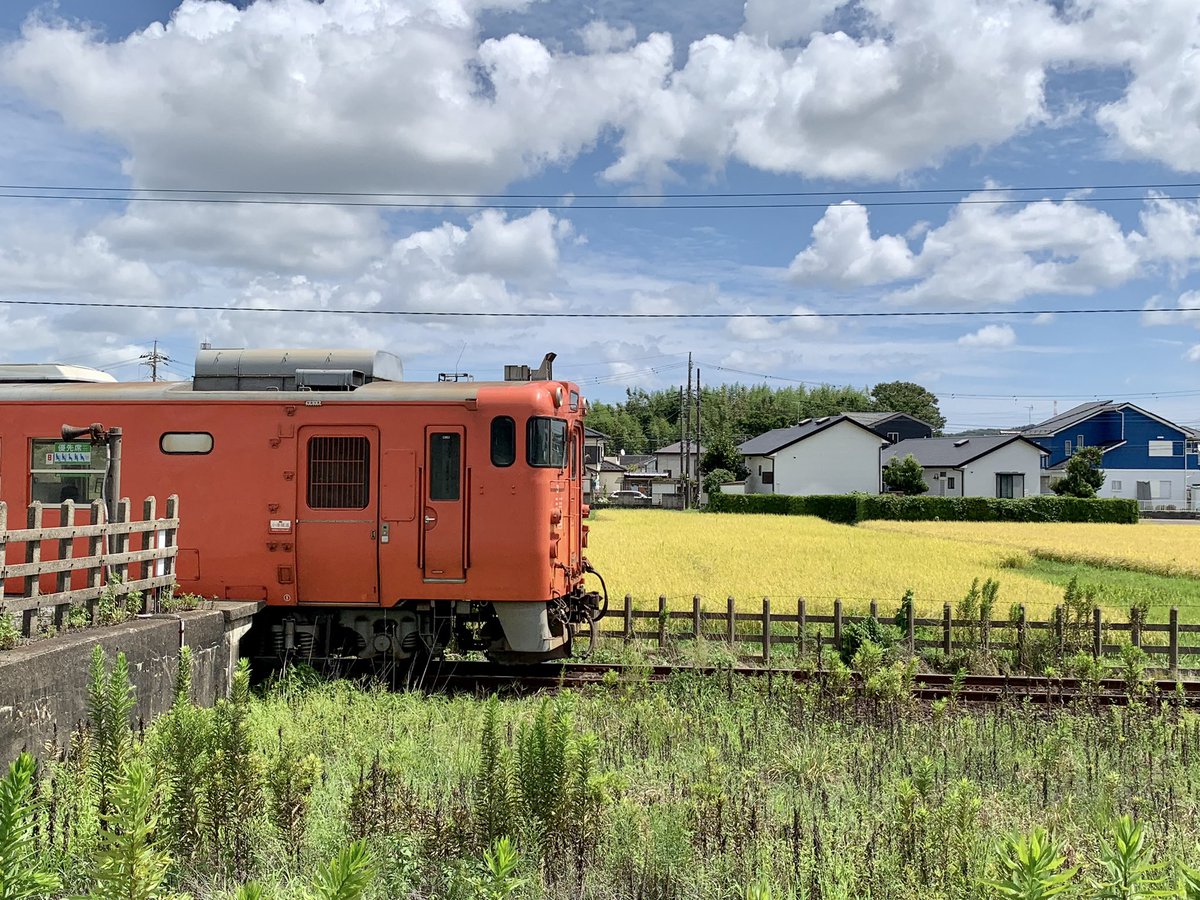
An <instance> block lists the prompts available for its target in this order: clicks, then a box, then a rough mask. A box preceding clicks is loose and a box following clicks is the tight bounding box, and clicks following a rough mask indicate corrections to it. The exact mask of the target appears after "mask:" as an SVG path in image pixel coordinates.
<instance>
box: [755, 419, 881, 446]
mask: <svg viewBox="0 0 1200 900" xmlns="http://www.w3.org/2000/svg"><path fill="white" fill-rule="evenodd" d="M839 422H849V423H851V424H852V425H855V426H857V427H859V428H861V429H863V430H864V431H870V432H871V434H872V435H873V436H874V437H877V438H878V437H879V435H877V434H875V432H874V431H871V429H870V428H869V427H868V426H866V425H864V424H863V423H862V422H858V421H856V420H855V419H853V418H851V417H850V416H848V415H841V416H821V417H820V418H816V419H805V420H804V421H803V422H801V423H800V424H799V425H792V426H790V427H788V428H776V429H775V430H774V431H768V432H767V433H766V434H760V435H759V436H758V437H754V438H750V440H748V441H746V442H745V443H743V444H741V445H740V446H739V447H738V453H740V454H742V455H743V456H770V455H771V454H772V453H774V452H776V451H777V450H782V449H783V448H784V447H789V446H791V445H792V444H794V443H796V442H797V441H802V440H804V439H805V438H809V437H812V436H813V435H814V434H817V433H818V432H821V431H824V430H825V429H826V428H831V427H833V426H834V425H837V424H838V423H839ZM879 440H880V441H881V442H882V440H883V438H879Z"/></svg>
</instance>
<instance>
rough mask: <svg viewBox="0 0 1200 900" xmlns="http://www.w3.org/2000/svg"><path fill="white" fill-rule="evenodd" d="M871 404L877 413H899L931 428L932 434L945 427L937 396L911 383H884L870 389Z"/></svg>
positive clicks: (939, 431)
mask: <svg viewBox="0 0 1200 900" xmlns="http://www.w3.org/2000/svg"><path fill="white" fill-rule="evenodd" d="M871 403H872V404H873V406H874V408H875V410H876V411H878V412H901V413H908V414H909V415H910V416H915V417H916V418H918V419H920V420H921V421H923V422H928V423H929V424H930V425H932V426H933V433H934V434H941V432H942V429H943V428H945V427H946V417H945V416H943V415H942V411H941V410H940V409H938V399H937V396H936V395H935V394H933V393H931V392H930V391H928V390H926V389H925V388H923V387H921V386H920V385H919V384H914V383H913V382H911V381H885V382H882V383H880V384H877V385H875V387H873V388H871Z"/></svg>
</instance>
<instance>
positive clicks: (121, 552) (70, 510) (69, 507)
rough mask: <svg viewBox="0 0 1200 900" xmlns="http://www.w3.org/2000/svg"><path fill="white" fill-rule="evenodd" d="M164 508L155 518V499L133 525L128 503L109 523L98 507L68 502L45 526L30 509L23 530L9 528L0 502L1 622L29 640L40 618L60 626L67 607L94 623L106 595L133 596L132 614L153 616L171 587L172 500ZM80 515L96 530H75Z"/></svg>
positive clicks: (175, 528)
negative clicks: (86, 513)
mask: <svg viewBox="0 0 1200 900" xmlns="http://www.w3.org/2000/svg"><path fill="white" fill-rule="evenodd" d="M166 506H167V508H166V515H165V516H164V517H162V518H159V517H158V515H157V505H156V501H155V498H153V497H148V498H147V499H146V500H145V502H144V503H143V504H142V518H141V520H140V521H137V520H134V519H133V518H132V516H131V514H130V503H129V500H127V499H125V500H121V501H120V502H119V503H118V504H117V514H116V518H115V520H114V521H111V522H108V521H105V514H104V506H103V505H102V504H101V503H99V502H96V503H93V504H91V506H86V505H83V506H77V505H76V504H75V503H73V502H72V501H70V500H67V501H65V502H63V503H62V504H61V505H60V506H58V507H53V506H52V507H50V509H57V510H58V511H59V512H60V517H59V523H58V524H57V525H49V526H47V525H44V524H43V518H44V514H45V509H46V508H45V507H43V505H42V504H41V503H39V502H35V503H31V504H30V505H29V509H28V513H27V516H26V523H25V527H24V528H10V523H9V511H8V506H7V504H5V503H2V502H0V615H12V616H17V615H19V616H20V619H21V622H20V632H21V635H22V636H24V637H32V636H33V635H34V634H35V633H36V630H37V620H38V618H39V616H41V615H43V614H44V613H45V612H48V611H49V612H52V621H53V625H54V627H55V628H56V629H60V630H61V629H62V628H63V626H64V625H65V624H67V622H68V621H69V617H70V615H71V610H72V609H73V608H77V609H82V610H85V611H86V614H87V623H89V624H91V623H94V622H95V621H96V606H97V604H98V603H99V602H100V600H101V598H102V597H103V596H104V594H105V592H106V591H110V592H117V593H119V594H120V595H122V596H125V595H128V594H133V593H135V592H137V593H140V594H141V596H142V598H143V600H142V608H141V609H140V610H138V611H140V612H156V611H157V608H158V599H159V595H160V593H161V592H162V591H164V590H167V589H169V588H170V587H171V586H172V585H174V583H175V554H176V552H177V543H176V537H177V535H178V532H179V498H178V497H177V496H175V495H174V494H172V495H171V496H170V497H168V498H167V504H166ZM81 510H90V512H91V521H92V522H93V523H97V524H89V525H77V524H76V521H75V520H76V516H77V514H78V513H79V512H80V511H81ZM135 535H137V536H138V537H137V538H135V537H134V536H135ZM135 543H136V546H133V547H131V544H135ZM81 554H83V555H81ZM18 559H19V560H20V561H16V560H18Z"/></svg>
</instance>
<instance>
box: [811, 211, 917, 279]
mask: <svg viewBox="0 0 1200 900" xmlns="http://www.w3.org/2000/svg"><path fill="white" fill-rule="evenodd" d="M912 270H913V255H912V251H911V250H909V248H908V244H907V242H906V241H905V240H904V238H903V237H900V236H898V235H884V236H883V237H880V238H872V237H871V229H870V225H869V223H868V221H867V210H866V208H865V207H862V206H860V205H859V204H857V203H855V202H853V201H852V200H847V201H845V202H843V203H841V204H839V205H838V206H831V207H829V208H828V209H827V210H826V211H825V214H824V215H823V216H821V218H820V219H819V220H818V221H817V224H816V225H814V226H813V229H812V244H810V245H809V247H808V248H807V249H806V250H803V251H801V252H800V253H799V254H798V255H797V256H796V258H795V259H794V260H792V265H791V267H790V268H789V269H788V274H789V275H790V276H791V278H792V279H794V280H795V281H800V282H818V283H826V284H834V285H837V286H842V287H857V286H861V285H869V284H880V283H883V282H889V281H896V280H898V279H902V278H907V277H908V276H909V275H910V274H911V273H912Z"/></svg>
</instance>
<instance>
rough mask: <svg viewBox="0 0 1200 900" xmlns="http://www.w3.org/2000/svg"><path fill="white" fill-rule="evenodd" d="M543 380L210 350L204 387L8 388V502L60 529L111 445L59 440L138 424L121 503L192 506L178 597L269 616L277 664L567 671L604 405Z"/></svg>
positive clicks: (184, 528) (126, 442)
mask: <svg viewBox="0 0 1200 900" xmlns="http://www.w3.org/2000/svg"><path fill="white" fill-rule="evenodd" d="M549 359H552V357H548V360H549ZM2 368H3V367H0V369H2ZM519 368H520V369H524V371H525V372H528V370H527V369H525V367H519ZM544 369H545V371H544V372H543V373H542V375H544V376H545V377H544V378H542V379H540V380H526V379H522V380H514V381H502V382H473V381H457V382H455V381H448V382H434V383H413V382H404V381H401V380H399V378H400V377H401V375H400V369H399V362H398V360H395V358H394V357H390V356H389V355H387V354H363V353H361V352H356V351H320V352H317V351H306V352H297V351H255V352H254V353H247V352H241V351H202V352H201V354H200V355H199V357H198V358H197V363H196V373H195V377H194V380H193V381H191V382H157V383H153V382H152V383H110V384H105V383H85V382H82V381H77V382H71V383H47V382H44V381H41V382H36V383H35V382H31V381H27V380H20V379H17V380H15V382H14V383H0V499H3V500H5V501H7V502H8V504H9V506H10V508H23V507H24V506H25V505H26V504H28V503H30V502H32V501H35V500H37V501H41V502H42V503H43V504H44V506H45V509H44V515H45V520H46V521H47V522H53V516H54V515H55V514H56V513H55V511H56V510H57V508H58V504H59V503H61V502H62V500H63V499H64V498H66V497H68V496H70V497H71V499H74V500H76V501H78V502H81V503H91V502H93V501H94V500H97V499H101V495H102V493H103V490H104V487H103V486H104V483H105V481H104V479H105V477H106V472H108V471H109V469H110V467H111V464H112V460H110V459H109V458H108V448H107V445H103V444H100V443H94V444H92V443H86V442H83V441H74V442H72V441H64V440H63V438H62V428H63V426H64V425H70V424H81V423H82V424H85V425H86V424H88V423H92V422H97V423H101V424H102V425H103V426H104V428H105V429H112V428H119V429H120V431H121V450H120V453H121V460H120V478H121V483H120V492H121V495H123V496H126V497H132V498H141V497H145V496H151V495H154V496H159V497H162V496H165V495H166V494H169V493H174V494H177V495H178V496H179V501H180V502H179V505H180V510H181V527H180V531H179V536H178V541H179V548H180V549H179V552H178V556H177V559H176V564H175V565H176V578H177V581H178V584H179V588H180V589H181V590H183V591H188V592H193V593H197V594H201V595H203V596H206V597H208V596H215V597H218V598H236V599H250V600H261V601H264V602H265V604H266V611H265V615H264V617H263V620H262V621H261V622H259V623H256V625H255V628H254V630H253V632H252V634H253V635H255V636H256V647H257V651H256V652H258V653H259V654H266V653H288V652H294V653H295V654H297V655H299V656H302V657H303V656H312V657H327V656H342V657H344V656H354V657H360V658H381V659H403V658H408V657H411V656H413V655H416V654H420V653H431V652H437V651H439V650H441V649H444V648H445V647H446V646H448V645H454V646H457V647H460V648H462V649H468V650H480V651H483V652H485V653H488V654H489V655H491V656H493V657H495V658H498V659H511V660H522V661H526V660H536V659H548V658H554V657H557V656H565V655H568V654H569V653H570V651H571V640H572V635H573V634H574V633H575V632H576V631H577V630H579V629H580V628H581V627H584V626H586V625H587V624H589V623H590V622H593V621H594V620H595V618H596V617H597V616H598V615H599V612H600V611H599V602H600V601H599V595H598V594H596V593H595V592H594V591H589V590H587V589H586V588H585V585H584V579H585V574H586V570H587V568H588V566H587V561H586V559H585V556H584V551H585V548H586V544H587V526H586V525H585V523H584V518H585V517H586V515H587V509H586V507H585V506H584V504H583V485H582V478H583V466H582V460H583V415H584V411H585V409H586V404H585V401H584V400H583V399H582V398H581V397H580V395H579V389H578V387H577V386H576V385H574V384H572V383H570V382H564V381H554V380H552V379H550V378H549V377H548V376H549V362H548V361H547V362H546V363H545V364H544ZM536 376H537V373H534V377H535V379H536ZM0 380H3V372H2V371H0Z"/></svg>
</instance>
